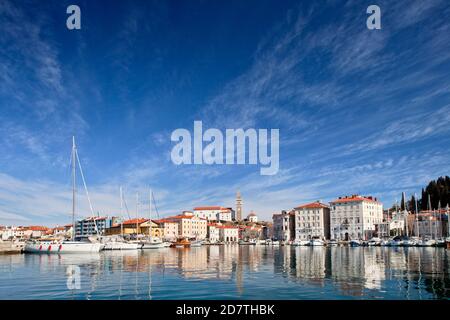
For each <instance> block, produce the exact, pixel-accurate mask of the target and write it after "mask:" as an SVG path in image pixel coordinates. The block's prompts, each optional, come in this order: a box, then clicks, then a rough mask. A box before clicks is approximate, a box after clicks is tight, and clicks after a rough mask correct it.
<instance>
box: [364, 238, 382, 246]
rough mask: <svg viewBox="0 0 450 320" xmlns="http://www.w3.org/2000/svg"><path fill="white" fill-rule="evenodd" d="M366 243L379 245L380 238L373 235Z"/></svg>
mask: <svg viewBox="0 0 450 320" xmlns="http://www.w3.org/2000/svg"><path fill="white" fill-rule="evenodd" d="M367 245H368V246H369V247H374V246H380V245H381V239H380V238H378V237H373V238H372V239H370V240H369V241H368V242H367Z"/></svg>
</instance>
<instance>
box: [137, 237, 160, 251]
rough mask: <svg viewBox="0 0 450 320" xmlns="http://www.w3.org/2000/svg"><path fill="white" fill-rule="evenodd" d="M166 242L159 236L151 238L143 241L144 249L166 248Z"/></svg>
mask: <svg viewBox="0 0 450 320" xmlns="http://www.w3.org/2000/svg"><path fill="white" fill-rule="evenodd" d="M164 247H165V246H164V242H162V241H161V240H159V239H158V238H150V239H147V240H144V241H142V249H143V250H146V249H160V248H164Z"/></svg>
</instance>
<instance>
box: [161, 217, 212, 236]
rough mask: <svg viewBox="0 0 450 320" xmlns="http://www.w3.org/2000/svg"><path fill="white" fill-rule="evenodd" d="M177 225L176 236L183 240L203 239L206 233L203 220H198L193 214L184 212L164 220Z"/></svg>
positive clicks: (205, 222) (205, 223) (205, 220)
mask: <svg viewBox="0 0 450 320" xmlns="http://www.w3.org/2000/svg"><path fill="white" fill-rule="evenodd" d="M165 219H166V220H169V221H173V222H176V223H178V235H179V237H183V238H196V239H205V238H206V235H207V233H208V230H207V223H208V220H207V219H205V218H199V217H197V216H195V215H194V213H192V212H189V211H184V212H183V213H182V214H181V215H178V216H172V217H168V218H165Z"/></svg>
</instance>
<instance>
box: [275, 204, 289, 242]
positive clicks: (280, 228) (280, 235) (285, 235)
mask: <svg viewBox="0 0 450 320" xmlns="http://www.w3.org/2000/svg"><path fill="white" fill-rule="evenodd" d="M272 219H273V239H274V240H279V241H290V240H294V238H295V229H294V221H295V214H294V212H286V211H282V212H281V213H275V214H274V215H273V216H272Z"/></svg>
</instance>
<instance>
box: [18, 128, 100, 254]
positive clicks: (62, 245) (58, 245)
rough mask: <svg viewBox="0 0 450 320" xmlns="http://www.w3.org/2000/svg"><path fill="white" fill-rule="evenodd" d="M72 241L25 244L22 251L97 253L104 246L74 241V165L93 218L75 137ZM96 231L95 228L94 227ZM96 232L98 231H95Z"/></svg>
mask: <svg viewBox="0 0 450 320" xmlns="http://www.w3.org/2000/svg"><path fill="white" fill-rule="evenodd" d="M71 159H72V161H71V162H72V163H71V164H72V240H71V241H33V242H27V243H26V244H25V247H24V251H25V252H28V253H58V254H61V253H92V252H99V251H101V250H102V249H103V248H104V244H101V243H92V242H82V241H75V213H76V164H77V163H78V166H79V168H80V174H81V178H82V179H83V184H84V189H85V191H86V195H87V198H88V201H89V206H90V209H91V213H92V215H93V216H94V210H93V209H92V204H91V200H90V198H89V193H88V190H87V186H86V181H85V179H84V175H83V170H82V169H81V163H80V159H79V158H78V152H77V147H76V144H75V137H72V157H71ZM96 229H97V227H96ZM97 232H98V230H97Z"/></svg>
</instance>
